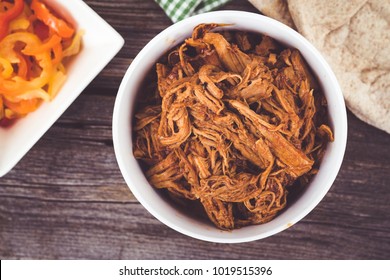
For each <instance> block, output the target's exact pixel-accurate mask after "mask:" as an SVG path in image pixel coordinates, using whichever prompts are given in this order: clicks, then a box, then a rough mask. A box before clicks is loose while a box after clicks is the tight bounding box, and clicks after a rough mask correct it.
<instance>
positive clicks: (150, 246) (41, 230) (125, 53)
mask: <svg viewBox="0 0 390 280" xmlns="http://www.w3.org/2000/svg"><path fill="white" fill-rule="evenodd" d="M86 2H87V4H88V5H90V6H91V7H92V8H93V9H94V10H95V11H96V12H97V13H99V14H100V15H101V16H102V17H103V18H104V19H105V20H107V21H108V22H109V23H110V24H111V25H112V26H113V27H114V28H115V29H117V30H118V32H119V33H121V35H122V36H123V37H124V38H125V40H126V44H125V46H124V47H123V49H122V50H121V51H120V52H119V54H118V55H117V56H116V57H115V58H114V59H113V60H112V62H111V63H110V64H109V65H108V66H107V67H106V68H105V69H104V70H103V71H102V72H101V73H100V74H99V76H98V77H97V78H96V79H95V80H94V81H93V82H92V83H91V84H90V85H89V86H88V87H87V89H86V90H85V91H84V92H83V93H82V94H81V96H80V97H79V98H78V99H77V100H76V101H75V102H74V103H73V105H72V106H71V107H70V108H69V109H68V110H67V111H66V112H65V114H64V115H63V116H62V117H61V118H60V119H59V120H58V121H57V122H56V123H55V125H54V126H53V127H52V128H51V129H50V130H49V131H48V132H47V133H46V134H45V135H44V137H43V138H42V139H41V140H40V141H39V142H38V143H37V144H36V145H35V146H34V147H33V148H32V149H31V151H30V152H29V153H28V154H27V155H26V156H25V157H24V158H23V160H22V161H21V162H20V163H19V164H18V165H17V166H16V167H15V168H14V169H13V170H12V171H11V172H10V173H9V174H7V175H6V176H5V177H3V178H0V258H1V259H26V258H27V259H30V258H32V259H226V258H229V259H389V258H390V217H389V213H390V203H389V201H390V149H389V143H390V135H388V134H386V133H384V132H382V131H379V130H377V129H375V128H373V127H371V126H368V125H367V124H365V123H363V122H361V121H360V120H358V119H357V118H356V117H354V116H353V115H352V114H350V113H348V121H349V133H348V146H347V151H346V155H345V159H344V163H343V166H342V168H341V171H340V173H339V175H338V177H337V179H336V181H335V183H334V185H333V187H332V188H331V190H330V191H329V193H328V194H327V195H326V197H325V198H324V199H323V200H322V202H321V203H320V204H319V205H318V207H316V208H315V210H313V211H312V212H311V213H310V214H309V215H308V216H307V217H305V218H304V219H303V220H302V221H300V222H299V223H297V224H296V225H294V226H293V227H291V228H289V229H287V230H285V231H283V232H281V233H279V234H277V235H275V236H272V237H269V238H266V239H264V240H259V241H255V242H251V243H244V244H230V245H229V244H214V243H209V242H203V241H199V240H195V239H192V238H189V237H186V236H184V235H182V234H180V233H177V232H175V231H174V230H172V229H170V228H168V227H166V226H165V225H163V224H162V223H161V222H159V221H158V220H156V219H155V218H154V217H152V216H151V215H150V214H149V213H148V212H147V211H146V210H145V209H144V208H143V206H142V205H140V204H139V203H138V202H137V200H136V199H135V198H134V197H133V195H132V194H131V192H130V191H129V189H128V187H127V186H126V183H125V182H124V180H123V178H122V176H121V174H120V171H119V169H118V166H117V163H116V159H115V155H114V150H113V143H112V138H111V121H112V111H113V106H114V101H115V96H116V92H117V89H118V86H119V84H120V81H121V79H122V77H123V75H124V73H125V71H126V69H127V67H128V65H129V64H130V63H131V61H132V59H133V58H134V57H135V56H136V55H137V53H138V52H139V51H140V50H141V49H142V47H143V46H144V45H145V44H146V43H147V42H148V41H149V40H150V39H152V38H153V37H154V36H155V35H156V34H157V33H159V32H160V31H161V30H162V29H164V28H165V27H167V26H169V25H170V24H171V22H170V20H169V19H168V18H167V17H166V16H165V14H164V13H163V11H162V10H161V9H160V8H159V6H158V5H157V4H155V3H154V1H152V0H147V1H144V0H131V1H130V0H116V1H113V0H104V1H86ZM222 9H236V10H246V11H253V12H255V11H256V10H255V8H253V7H252V6H251V5H250V4H249V3H248V2H247V1H238V0H236V1H232V2H231V3H229V4H228V5H226V6H224V7H223V8H222Z"/></svg>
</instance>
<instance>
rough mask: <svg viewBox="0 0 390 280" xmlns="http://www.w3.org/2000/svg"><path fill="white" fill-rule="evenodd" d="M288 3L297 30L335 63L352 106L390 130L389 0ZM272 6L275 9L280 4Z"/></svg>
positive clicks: (299, 0) (301, 0)
mask: <svg viewBox="0 0 390 280" xmlns="http://www.w3.org/2000/svg"><path fill="white" fill-rule="evenodd" d="M278 1H281V2H284V4H286V2H285V1H283V0H278ZM253 2H255V0H253ZM256 2H263V1H262V0H257V1H256ZM266 2H267V1H266ZM270 2H274V1H270ZM287 4H288V10H289V12H290V14H291V18H292V19H293V22H294V24H295V25H296V28H297V30H298V31H299V32H300V33H301V34H302V35H303V36H305V37H306V38H307V39H308V40H309V41H310V42H312V43H313V45H314V46H316V47H317V49H318V50H319V51H320V52H321V53H322V54H323V56H324V57H325V59H326V60H327V61H328V63H329V64H330V65H331V67H332V69H333V71H334V72H335V74H336V76H337V78H338V81H339V83H340V86H341V88H342V90H343V94H344V97H345V100H346V104H347V107H348V108H349V109H350V110H351V111H352V112H353V113H354V114H355V115H356V116H357V117H359V118H360V119H362V120H363V121H365V122H367V123H369V124H371V125H374V126H375V127H377V128H380V129H382V130H384V131H386V132H387V133H390V0H385V1H383V0H352V1H338V0H328V1H323V0H287ZM273 8H274V11H273V13H275V9H276V8H277V7H276V6H275V5H274V7H273ZM261 11H262V12H263V11H264V14H267V13H266V12H267V11H268V10H267V8H264V7H263V10H261ZM280 13H283V10H280Z"/></svg>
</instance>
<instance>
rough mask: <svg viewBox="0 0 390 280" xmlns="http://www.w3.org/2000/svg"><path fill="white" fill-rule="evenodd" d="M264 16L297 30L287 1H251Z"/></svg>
mask: <svg viewBox="0 0 390 280" xmlns="http://www.w3.org/2000/svg"><path fill="white" fill-rule="evenodd" d="M249 2H250V3H252V5H253V6H255V7H256V8H257V9H258V10H259V11H261V12H262V13H263V14H264V15H266V16H268V17H271V18H273V19H276V20H278V21H280V22H282V23H284V24H286V25H288V26H290V27H292V28H294V29H295V25H294V21H293V20H292V18H291V15H290V11H289V10H288V7H287V2H286V0H249Z"/></svg>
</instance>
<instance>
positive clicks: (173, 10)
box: [155, 0, 230, 22]
mask: <svg viewBox="0 0 390 280" xmlns="http://www.w3.org/2000/svg"><path fill="white" fill-rule="evenodd" d="M155 1H156V2H157V3H158V4H159V5H160V7H161V8H162V9H163V10H164V11H165V13H166V14H167V16H168V17H169V18H170V19H171V20H172V21H173V22H178V21H180V20H182V19H185V18H187V17H190V16H193V15H197V14H201V13H206V12H209V11H211V10H213V9H216V8H218V7H220V6H222V5H223V4H226V3H227V2H229V1H230V0H155Z"/></svg>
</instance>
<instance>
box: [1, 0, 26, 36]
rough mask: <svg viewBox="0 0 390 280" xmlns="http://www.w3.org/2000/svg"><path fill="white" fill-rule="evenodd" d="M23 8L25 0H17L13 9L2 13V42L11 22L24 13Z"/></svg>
mask: <svg viewBox="0 0 390 280" xmlns="http://www.w3.org/2000/svg"><path fill="white" fill-rule="evenodd" d="M23 8H24V0H15V2H14V6H13V7H12V8H11V9H9V10H8V11H6V12H5V13H0V41H1V40H2V39H3V38H4V37H5V36H6V35H7V33H8V27H9V23H10V21H11V20H13V19H15V18H16V17H18V16H19V15H20V14H21V13H22V12H23Z"/></svg>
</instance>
